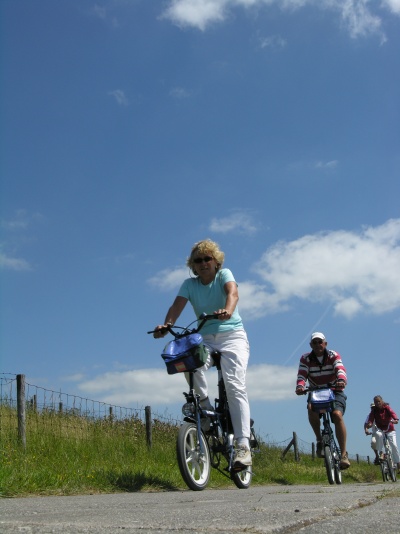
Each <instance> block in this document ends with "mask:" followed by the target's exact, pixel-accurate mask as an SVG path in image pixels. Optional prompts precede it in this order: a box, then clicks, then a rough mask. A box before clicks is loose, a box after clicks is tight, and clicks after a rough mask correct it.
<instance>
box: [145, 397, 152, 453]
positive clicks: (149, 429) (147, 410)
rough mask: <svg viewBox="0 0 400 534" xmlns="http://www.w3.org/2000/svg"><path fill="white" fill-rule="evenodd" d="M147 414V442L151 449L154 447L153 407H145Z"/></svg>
mask: <svg viewBox="0 0 400 534" xmlns="http://www.w3.org/2000/svg"><path fill="white" fill-rule="evenodd" d="M144 411H145V414H146V441H147V447H148V448H149V449H151V446H152V441H153V440H152V428H151V406H145V408H144Z"/></svg>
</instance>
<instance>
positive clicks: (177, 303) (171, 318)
mask: <svg viewBox="0 0 400 534" xmlns="http://www.w3.org/2000/svg"><path fill="white" fill-rule="evenodd" d="M186 303H187V299H186V298H185V297H179V296H178V297H176V298H175V300H174V302H173V304H172V306H171V307H170V309H169V310H168V312H167V315H166V316H165V320H164V324H171V325H173V324H175V323H176V320H177V319H178V317H179V316H180V314H181V313H182V311H183V309H184V307H185V306H186Z"/></svg>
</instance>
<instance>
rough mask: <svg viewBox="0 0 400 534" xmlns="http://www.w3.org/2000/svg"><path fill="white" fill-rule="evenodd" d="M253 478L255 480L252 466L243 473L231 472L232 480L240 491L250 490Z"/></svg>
mask: <svg viewBox="0 0 400 534" xmlns="http://www.w3.org/2000/svg"><path fill="white" fill-rule="evenodd" d="M252 478H253V470H252V468H251V466H249V467H246V469H243V470H242V471H232V472H231V479H232V480H233V482H234V483H235V486H236V487H237V488H239V489H247V488H249V487H250V484H251V480H252Z"/></svg>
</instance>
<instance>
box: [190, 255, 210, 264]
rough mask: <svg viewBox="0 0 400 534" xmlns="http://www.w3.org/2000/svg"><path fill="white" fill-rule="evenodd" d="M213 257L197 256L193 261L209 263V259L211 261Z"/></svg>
mask: <svg viewBox="0 0 400 534" xmlns="http://www.w3.org/2000/svg"><path fill="white" fill-rule="evenodd" d="M212 259H213V258H212V256H204V258H195V259H194V260H193V263H203V261H204V263H208V262H209V261H211V260H212Z"/></svg>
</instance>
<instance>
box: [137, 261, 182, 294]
mask: <svg viewBox="0 0 400 534" xmlns="http://www.w3.org/2000/svg"><path fill="white" fill-rule="evenodd" d="M188 276H189V268H188V267H176V268H175V269H164V270H162V271H159V272H158V273H157V275H156V276H153V277H152V278H149V279H148V281H147V282H148V283H149V284H150V285H151V286H153V287H155V288H157V289H160V290H162V291H170V290H171V289H175V288H177V287H179V286H180V285H181V284H182V282H183V281H184V280H185V278H187V277H188Z"/></svg>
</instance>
